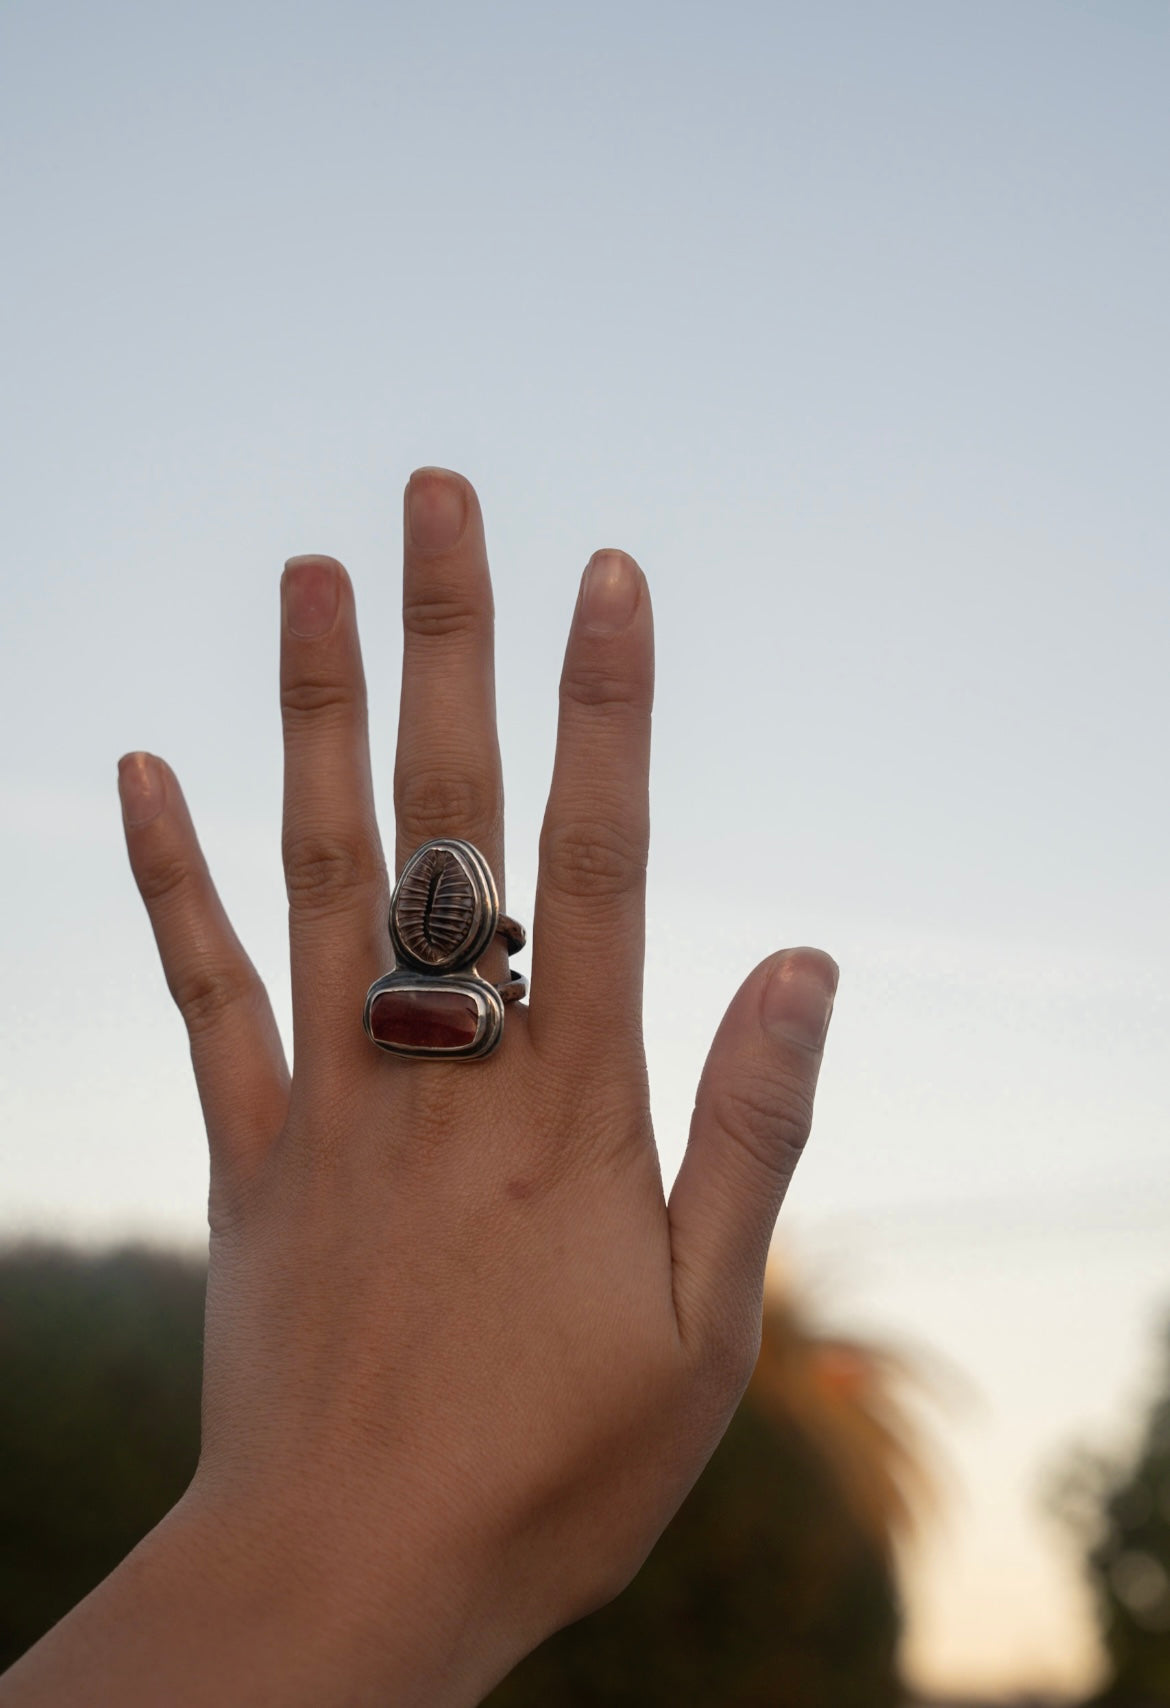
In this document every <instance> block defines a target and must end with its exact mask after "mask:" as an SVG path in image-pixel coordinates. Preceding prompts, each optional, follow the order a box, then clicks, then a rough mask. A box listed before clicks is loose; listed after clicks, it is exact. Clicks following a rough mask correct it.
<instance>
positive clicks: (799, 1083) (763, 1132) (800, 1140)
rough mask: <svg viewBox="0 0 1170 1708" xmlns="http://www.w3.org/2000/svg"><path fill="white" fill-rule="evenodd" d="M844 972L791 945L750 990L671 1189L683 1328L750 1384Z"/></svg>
mask: <svg viewBox="0 0 1170 1708" xmlns="http://www.w3.org/2000/svg"><path fill="white" fill-rule="evenodd" d="M837 970H838V969H837V964H836V962H835V961H833V960H832V959H830V957H829V956H828V955H825V954H823V953H822V952H821V951H820V950H819V949H785V950H783V951H782V952H781V953H780V954H778V955H773V956H771V957H770V958H769V959H768V960H766V961H764V962H762V963H761V964H760V965H759V966H758V967H757V968H756V970H755V972H753V973H751V974H750V975H749V977H748V978H747V979H746V980H745V981H744V983H743V984H742V985H741V986H740V988H739V990H738V991H737V992H736V994H735V996H734V997H733V998H732V1001H731V1006H730V1007H729V1008H728V1010H727V1013H726V1014H725V1015H724V1017H723V1020H722V1022H721V1024H720V1027H719V1030H718V1032H717V1033H716V1034H715V1041H714V1043H713V1044H712V1045H711V1051H710V1054H709V1055H708V1057H707V1064H706V1066H705V1067H704V1069H703V1077H702V1079H701V1080H700V1081H699V1090H698V1093H697V1095H696V1098H695V1112H694V1115H693V1116H692V1118H691V1132H690V1138H689V1140H688V1142H687V1150H686V1155H685V1157H684V1158H683V1165H682V1167H681V1169H680V1170H679V1173H678V1178H677V1179H676V1181H675V1183H674V1188H673V1190H672V1192H671V1194H670V1227H671V1250H672V1256H673V1263H674V1298H675V1308H676V1311H677V1315H678V1322H679V1332H680V1334H681V1335H682V1337H683V1339H684V1340H685V1341H688V1342H689V1343H690V1344H691V1345H692V1346H694V1348H695V1350H696V1351H698V1352H700V1353H702V1351H704V1350H706V1351H709V1352H711V1353H714V1354H717V1355H721V1356H731V1357H732V1358H734V1359H735V1360H736V1362H737V1368H739V1369H740V1373H741V1374H742V1376H743V1379H744V1380H745V1381H746V1379H747V1376H748V1375H750V1373H751V1369H752V1366H753V1365H754V1363H755V1358H756V1353H757V1351H758V1349H759V1335H760V1309H761V1301H762V1296H763V1287H764V1266H765V1263H766V1261H767V1256H768V1245H769V1242H770V1241H771V1238H772V1229H773V1228H774V1226H775V1223H776V1216H777V1214H778V1213H779V1210H780V1205H781V1203H782V1202H783V1199H784V1194H785V1192H786V1191H787V1189H788V1182H789V1181H790V1180H791V1178H792V1171H793V1169H794V1168H795V1167H796V1164H797V1161H798V1160H799V1157H800V1153H801V1151H802V1150H803V1149H804V1144H805V1140H806V1139H807V1138H808V1135H809V1128H810V1127H811V1125H812V1111H813V1096H814V1093H815V1092H816V1086H817V1075H818V1073H819V1072H820V1066H821V1051H822V1049H823V1047H824V1042H825V1033H826V1032H827V1030H828V1026H829V1018H830V1016H831V1014H832V1012H833V997H834V993H835V992H836V989H837Z"/></svg>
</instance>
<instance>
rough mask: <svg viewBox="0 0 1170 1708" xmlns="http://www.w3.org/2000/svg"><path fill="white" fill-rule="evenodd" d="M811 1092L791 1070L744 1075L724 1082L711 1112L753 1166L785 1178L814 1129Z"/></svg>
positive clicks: (803, 1081)
mask: <svg viewBox="0 0 1170 1708" xmlns="http://www.w3.org/2000/svg"><path fill="white" fill-rule="evenodd" d="M812 1113H813V1091H812V1086H811V1085H810V1084H809V1083H808V1082H807V1080H805V1079H803V1078H801V1077H799V1076H797V1075H796V1074H793V1073H790V1072H781V1073H776V1072H773V1073H771V1074H769V1075H768V1076H767V1077H765V1076H764V1075H763V1074H759V1075H746V1074H745V1075H743V1076H741V1077H740V1078H739V1079H737V1080H735V1081H733V1082H731V1083H729V1084H727V1085H725V1086H722V1087H721V1088H720V1090H719V1091H718V1092H717V1093H716V1095H715V1099H714V1105H713V1107H712V1110H711V1114H712V1117H713V1119H714V1121H715V1123H716V1125H717V1127H718V1128H719V1130H720V1131H721V1132H722V1133H724V1134H725V1135H726V1137H727V1138H728V1139H729V1140H730V1141H731V1143H732V1144H733V1145H734V1146H735V1147H736V1149H737V1150H739V1151H740V1152H741V1153H742V1155H743V1157H744V1158H745V1159H746V1160H747V1162H748V1163H749V1164H750V1165H751V1166H752V1167H753V1169H762V1170H763V1171H764V1172H765V1173H766V1174H768V1175H770V1176H773V1177H775V1178H777V1179H780V1180H787V1179H788V1178H789V1176H790V1175H791V1173H792V1170H793V1169H794V1168H795V1166H796V1163H797V1159H798V1158H799V1156H800V1153H801V1151H802V1150H803V1149H804V1147H805V1143H806V1141H807V1139H808V1136H809V1133H810V1131H811V1130H812Z"/></svg>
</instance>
